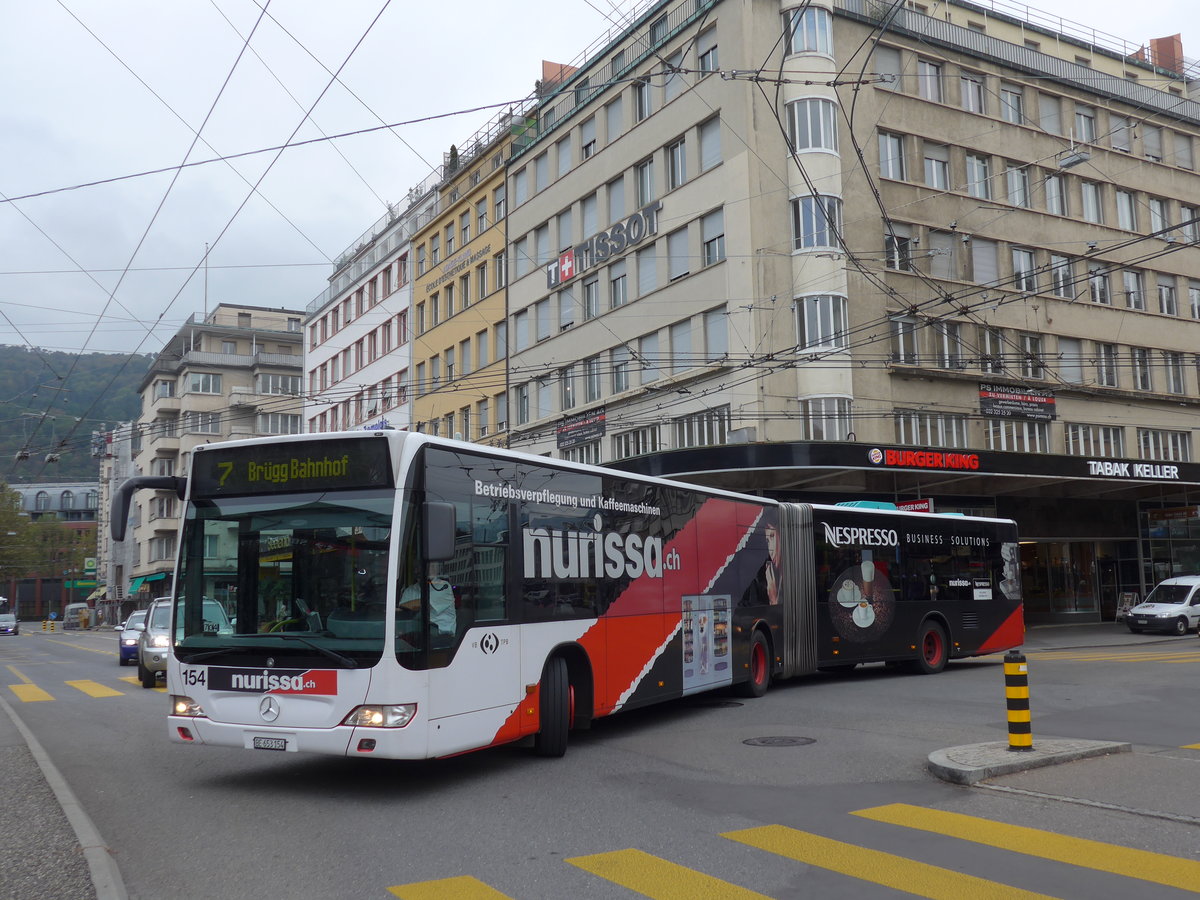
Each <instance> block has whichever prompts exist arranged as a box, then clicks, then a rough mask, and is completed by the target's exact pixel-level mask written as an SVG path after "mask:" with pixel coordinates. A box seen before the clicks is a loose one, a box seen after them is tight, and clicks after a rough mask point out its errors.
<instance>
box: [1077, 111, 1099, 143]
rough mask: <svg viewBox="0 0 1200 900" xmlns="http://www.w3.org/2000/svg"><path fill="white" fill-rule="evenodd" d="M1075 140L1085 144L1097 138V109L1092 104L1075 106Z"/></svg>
mask: <svg viewBox="0 0 1200 900" xmlns="http://www.w3.org/2000/svg"><path fill="white" fill-rule="evenodd" d="M1075 140H1077V141H1080V142H1081V143H1084V144H1090V143H1093V142H1094V141H1095V140H1096V110H1094V109H1093V108H1092V107H1090V106H1076V107H1075Z"/></svg>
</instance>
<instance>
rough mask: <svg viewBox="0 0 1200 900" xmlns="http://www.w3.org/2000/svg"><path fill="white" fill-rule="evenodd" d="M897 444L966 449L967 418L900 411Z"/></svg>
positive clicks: (897, 413)
mask: <svg viewBox="0 0 1200 900" xmlns="http://www.w3.org/2000/svg"><path fill="white" fill-rule="evenodd" d="M896 442H897V443H899V444H916V445H920V446H923V447H950V448H963V447H966V446H968V445H967V417H966V416H956V415H939V414H936V413H924V412H917V411H915V410H907V409H898V410H896Z"/></svg>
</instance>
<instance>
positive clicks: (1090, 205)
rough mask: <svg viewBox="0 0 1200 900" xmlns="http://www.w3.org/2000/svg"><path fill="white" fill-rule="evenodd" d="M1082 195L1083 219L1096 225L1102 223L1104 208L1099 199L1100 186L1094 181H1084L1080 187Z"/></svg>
mask: <svg viewBox="0 0 1200 900" xmlns="http://www.w3.org/2000/svg"><path fill="white" fill-rule="evenodd" d="M1079 188H1080V192H1081V193H1082V195H1083V218H1084V220H1085V221H1087V222H1093V223H1095V224H1097V225H1101V224H1103V223H1104V207H1103V205H1102V203H1101V198H1100V185H1099V184H1097V183H1096V182H1094V181H1085V182H1083V183H1082V184H1081V185H1080V186H1079Z"/></svg>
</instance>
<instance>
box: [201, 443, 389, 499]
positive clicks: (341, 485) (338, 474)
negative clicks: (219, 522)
mask: <svg viewBox="0 0 1200 900" xmlns="http://www.w3.org/2000/svg"><path fill="white" fill-rule="evenodd" d="M389 459H390V456H389V453H388V442H387V441H386V440H381V439H379V438H348V439H347V438H336V439H333V440H328V441H294V442H293V441H287V442H282V443H279V444H276V445H274V446H269V447H264V446H261V445H259V446H255V447H223V446H221V445H220V444H214V445H211V446H210V447H205V448H202V449H197V451H196V453H195V454H194V456H193V461H192V496H193V497H222V496H236V495H243V494H281V493H285V492H293V491H328V490H353V489H358V488H374V487H381V488H391V487H392V470H391V465H390V463H389Z"/></svg>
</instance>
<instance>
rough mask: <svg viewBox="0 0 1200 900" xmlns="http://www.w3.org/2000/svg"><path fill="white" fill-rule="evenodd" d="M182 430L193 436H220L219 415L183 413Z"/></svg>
mask: <svg viewBox="0 0 1200 900" xmlns="http://www.w3.org/2000/svg"><path fill="white" fill-rule="evenodd" d="M183 430H184V431H187V432H191V433H193V434H220V433H221V414H220V413H208V412H188V413H184V414H183Z"/></svg>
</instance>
